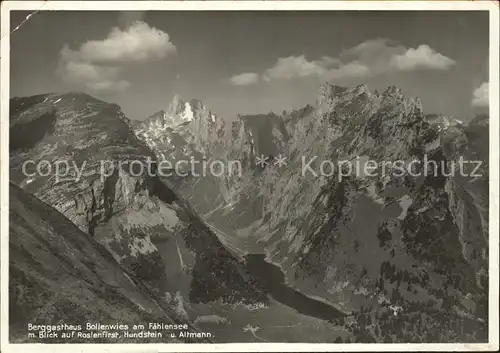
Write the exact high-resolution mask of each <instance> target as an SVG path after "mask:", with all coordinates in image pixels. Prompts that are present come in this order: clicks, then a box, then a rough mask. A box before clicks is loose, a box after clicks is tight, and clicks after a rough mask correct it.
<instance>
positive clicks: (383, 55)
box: [262, 38, 455, 82]
mask: <svg viewBox="0 0 500 353" xmlns="http://www.w3.org/2000/svg"><path fill="white" fill-rule="evenodd" d="M454 64H455V61H453V60H452V59H450V58H448V57H446V56H444V55H442V54H440V53H438V52H437V51H435V50H434V49H432V48H431V47H429V46H428V45H426V44H422V45H420V46H418V47H417V48H416V49H414V48H407V47H405V46H403V45H401V44H398V43H397V42H395V41H392V40H390V39H385V38H377V39H371V40H367V41H365V42H362V43H360V44H358V45H356V46H354V47H352V48H348V49H345V50H343V51H342V52H341V53H340V54H339V55H338V57H331V56H323V57H321V58H319V59H316V60H310V59H308V58H306V56H305V55H299V56H289V57H284V58H279V59H278V60H277V62H276V63H275V64H274V65H273V66H271V67H270V68H269V69H267V70H265V71H264V72H263V73H262V79H263V80H264V81H267V82H269V81H273V80H289V79H294V78H301V77H318V78H322V79H326V80H349V79H360V78H368V77H373V76H376V75H382V74H386V73H389V72H397V71H413V70H423V69H427V70H447V69H449V68H450V67H451V66H452V65H454Z"/></svg>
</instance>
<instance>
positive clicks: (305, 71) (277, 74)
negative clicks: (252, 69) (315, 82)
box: [263, 55, 330, 81]
mask: <svg viewBox="0 0 500 353" xmlns="http://www.w3.org/2000/svg"><path fill="white" fill-rule="evenodd" d="M323 60H327V61H328V60H330V58H328V57H324V58H323ZM325 72H326V69H325V68H324V67H323V66H322V65H321V63H320V62H314V61H308V60H307V59H306V57H305V56H304V55H300V56H289V57H286V58H279V59H278V62H277V63H276V64H275V65H274V66H273V67H271V68H269V69H267V70H266V71H265V72H264V75H263V79H264V81H271V80H288V79H291V78H295V77H305V76H311V75H323V74H324V73H325Z"/></svg>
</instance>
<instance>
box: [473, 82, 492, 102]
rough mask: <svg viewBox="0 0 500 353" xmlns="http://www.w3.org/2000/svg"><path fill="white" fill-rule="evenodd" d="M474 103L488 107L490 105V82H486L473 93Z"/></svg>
mask: <svg viewBox="0 0 500 353" xmlns="http://www.w3.org/2000/svg"><path fill="white" fill-rule="evenodd" d="M472 105H473V106H474V107H487V106H488V105H489V84H488V82H484V83H483V84H481V86H479V87H478V88H476V89H475V90H474V92H473V93H472Z"/></svg>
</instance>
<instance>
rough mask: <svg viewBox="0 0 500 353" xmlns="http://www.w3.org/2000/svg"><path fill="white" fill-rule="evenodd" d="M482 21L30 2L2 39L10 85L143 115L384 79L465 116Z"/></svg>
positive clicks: (226, 113) (242, 110) (235, 107)
mask: <svg viewBox="0 0 500 353" xmlns="http://www.w3.org/2000/svg"><path fill="white" fill-rule="evenodd" d="M27 15H28V13H27V12H19V11H14V12H12V13H11V26H12V28H13V29H14V28H15V27H16V26H18V25H19V24H21V23H22V22H23V21H24V20H25V18H26V16H27ZM488 26H489V24H488V13H487V12H480V11H474V12H465V11H460V12H444V11H441V12H439V11H435V12H430V11H425V12H424V11H406V12H400V11H390V12H383V11H380V12H375V11H351V12H348V11H322V12H316V11H308V12H293V11H273V12H267V11H255V12H253V11H252V12H250V11H241V12H237V11H226V12H218V11H205V12H202V11H185V12H182V11H181V12H180V11H177V12H175V11H170V12H167V11H148V12H119V11H99V12H98V11H90V12H82V11H40V12H38V13H36V14H34V15H32V16H31V17H30V18H29V20H28V21H25V22H24V24H23V25H22V26H20V27H19V28H18V29H17V30H16V31H15V32H13V33H12V35H11V37H10V40H11V61H10V65H11V86H10V94H11V97H14V96H28V95H33V94H41V93H49V92H54V93H56V92H57V93H64V92H69V91H84V92H86V93H88V94H90V95H92V96H94V97H96V98H99V99H102V100H105V101H109V102H113V103H117V104H119V105H120V106H121V107H122V110H123V111H124V113H125V114H126V115H127V116H128V117H129V118H131V119H138V120H142V119H145V118H146V117H148V116H149V115H151V114H153V113H154V112H156V111H158V110H160V109H165V108H166V107H167V106H168V104H169V102H170V101H171V100H172V98H173V96H174V95H175V94H179V95H180V96H181V97H182V98H184V99H193V98H196V99H200V100H202V101H203V102H204V103H205V105H206V106H207V107H209V109H211V110H212V111H213V112H214V113H216V114H218V115H220V116H223V117H232V116H234V115H236V114H252V113H267V112H270V111H273V112H275V113H280V112H282V111H283V110H290V109H298V108H300V107H302V106H304V105H305V104H308V103H311V104H313V103H314V101H315V99H316V95H317V91H318V88H319V86H320V84H321V83H323V82H330V83H332V84H336V85H341V86H353V85H357V84H361V83H363V84H367V85H368V87H369V88H370V90H372V91H375V90H378V91H383V90H384V89H385V88H387V87H388V86H389V85H392V84H393V85H396V86H398V87H399V88H401V89H402V90H403V92H404V93H405V94H406V95H408V96H412V97H420V98H421V100H422V102H423V106H424V111H425V112H426V113H436V114H446V115H450V116H454V117H456V118H458V119H461V120H465V121H467V120H470V119H471V118H472V117H473V116H474V115H475V114H476V113H477V112H480V111H484V110H485V109H487V105H488V82H487V81H488V47H489V39H488V35H489V28H488Z"/></svg>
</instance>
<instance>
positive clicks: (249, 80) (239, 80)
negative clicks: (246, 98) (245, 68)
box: [230, 72, 259, 86]
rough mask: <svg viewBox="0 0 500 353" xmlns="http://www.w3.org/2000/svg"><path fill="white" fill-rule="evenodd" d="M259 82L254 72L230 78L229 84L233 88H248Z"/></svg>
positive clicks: (257, 75)
mask: <svg viewBox="0 0 500 353" xmlns="http://www.w3.org/2000/svg"><path fill="white" fill-rule="evenodd" d="M258 81H259V74H257V73H254V72H246V73H243V74H239V75H236V76H233V77H231V78H230V82H231V84H233V85H235V86H249V85H253V84H256V83H257V82H258Z"/></svg>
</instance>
